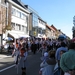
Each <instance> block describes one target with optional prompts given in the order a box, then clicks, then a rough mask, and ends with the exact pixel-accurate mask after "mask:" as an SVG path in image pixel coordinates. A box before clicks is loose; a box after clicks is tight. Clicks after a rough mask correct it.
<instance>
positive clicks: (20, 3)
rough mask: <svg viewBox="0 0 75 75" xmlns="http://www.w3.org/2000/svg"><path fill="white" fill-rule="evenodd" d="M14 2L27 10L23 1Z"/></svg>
mask: <svg viewBox="0 0 75 75" xmlns="http://www.w3.org/2000/svg"><path fill="white" fill-rule="evenodd" d="M12 1H13V2H15V3H16V4H18V5H20V6H21V7H23V8H26V7H25V6H24V4H23V3H22V2H21V1H18V0H12Z"/></svg>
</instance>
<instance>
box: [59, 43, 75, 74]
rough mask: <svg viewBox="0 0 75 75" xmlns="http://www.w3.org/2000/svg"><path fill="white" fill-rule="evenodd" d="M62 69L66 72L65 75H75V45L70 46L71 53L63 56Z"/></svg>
mask: <svg viewBox="0 0 75 75" xmlns="http://www.w3.org/2000/svg"><path fill="white" fill-rule="evenodd" d="M60 67H61V69H62V70H63V71H64V73H65V74H64V75H75V43H74V42H71V43H70V44H69V51H68V52H65V53H64V54H62V56H61V59H60Z"/></svg>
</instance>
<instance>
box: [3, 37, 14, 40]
mask: <svg viewBox="0 0 75 75" xmlns="http://www.w3.org/2000/svg"><path fill="white" fill-rule="evenodd" d="M3 40H5V41H13V38H11V37H6V38H4V39H3Z"/></svg>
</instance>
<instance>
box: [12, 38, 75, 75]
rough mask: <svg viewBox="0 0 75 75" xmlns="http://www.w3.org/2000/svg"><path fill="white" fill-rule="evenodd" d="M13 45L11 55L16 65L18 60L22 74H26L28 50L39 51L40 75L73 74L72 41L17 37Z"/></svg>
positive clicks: (73, 46)
mask: <svg viewBox="0 0 75 75" xmlns="http://www.w3.org/2000/svg"><path fill="white" fill-rule="evenodd" d="M14 46H15V47H14V51H13V53H12V56H14V57H15V64H16V65H17V64H18V62H19V64H20V66H21V70H22V75H26V67H27V56H28V51H31V52H32V53H33V54H36V53H37V52H41V57H40V60H41V63H40V70H39V74H40V75H75V70H74V69H75V62H74V61H75V60H74V59H75V57H74V56H75V55H74V53H75V51H74V49H75V43H74V41H69V40H67V39H64V40H58V39H57V40H53V39H52V40H51V39H44V38H42V39H39V38H35V39H31V40H27V39H25V38H19V39H17V40H16V42H15V45H14Z"/></svg>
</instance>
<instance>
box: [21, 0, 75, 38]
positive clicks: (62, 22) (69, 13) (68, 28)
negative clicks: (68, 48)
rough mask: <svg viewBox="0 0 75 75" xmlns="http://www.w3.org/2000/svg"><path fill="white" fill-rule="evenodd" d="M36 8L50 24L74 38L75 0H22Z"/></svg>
mask: <svg viewBox="0 0 75 75" xmlns="http://www.w3.org/2000/svg"><path fill="white" fill-rule="evenodd" d="M21 1H22V2H23V3H24V4H26V5H29V6H30V7H32V8H33V9H34V10H36V11H37V12H38V14H39V16H40V17H41V18H42V19H43V20H44V21H46V22H47V24H48V25H50V26H51V25H52V24H53V25H54V26H55V27H56V28H57V29H60V30H61V31H62V32H63V33H65V34H66V35H67V36H69V37H70V38H72V34H73V33H72V27H73V26H74V25H73V17H74V15H75V0H21Z"/></svg>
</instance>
